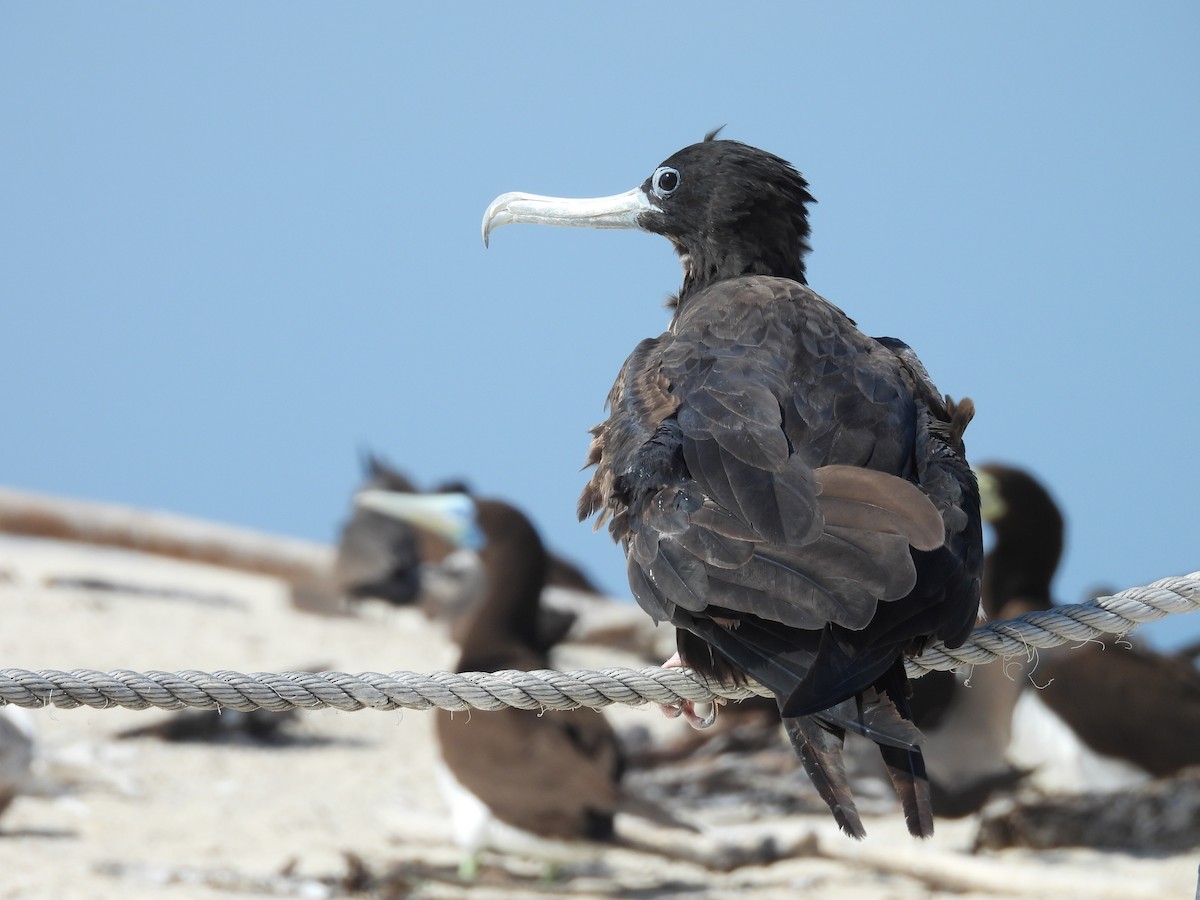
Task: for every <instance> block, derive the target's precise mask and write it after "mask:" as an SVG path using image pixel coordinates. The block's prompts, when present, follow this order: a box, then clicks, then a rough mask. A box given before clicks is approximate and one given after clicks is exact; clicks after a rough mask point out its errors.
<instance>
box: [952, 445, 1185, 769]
mask: <svg viewBox="0 0 1200 900" xmlns="http://www.w3.org/2000/svg"><path fill="white" fill-rule="evenodd" d="M979 483H980V487H981V489H982V491H981V492H982V495H983V510H984V515H985V518H986V519H987V521H988V522H989V523H990V524H991V525H992V527H993V528H994V529H995V536H996V540H995V543H994V545H993V547H992V550H991V552H990V553H989V554H988V560H987V566H986V567H985V569H984V606H985V608H986V609H988V610H989V612H990V615H991V616H992V617H993V618H1012V617H1013V616H1017V615H1021V614H1023V613H1026V612H1030V611H1032V610H1041V609H1049V608H1050V607H1051V606H1052V605H1053V594H1052V590H1051V582H1052V580H1053V578H1054V573H1055V570H1056V569H1057V568H1058V561H1059V557H1060V556H1061V554H1062V548H1063V516H1062V513H1061V512H1059V509H1058V506H1057V505H1056V504H1055V502H1054V500H1053V499H1052V498H1051V496H1050V494H1049V492H1048V491H1047V490H1046V488H1045V487H1044V486H1043V485H1042V484H1041V483H1040V482H1038V481H1037V479H1035V478H1034V477H1033V476H1032V475H1030V474H1029V473H1028V472H1025V471H1022V470H1020V469H1016V468H1013V467H1009V466H1001V465H985V466H981V467H980V468H979ZM1026 668H1027V669H1029V670H1030V671H1029V672H1028V674H1027V677H1024V678H1020V679H1018V680H1017V682H1016V683H1017V684H1018V686H1020V687H1022V688H1023V690H1022V691H1021V695H1020V698H1019V699H1018V700H1016V702H1015V710H1013V711H1012V717H1013V718H1012V741H1013V743H1012V745H1011V746H1010V747H1009V758H1010V760H1011V761H1012V762H1013V763H1015V764H1016V765H1018V766H1020V767H1022V768H1026V769H1030V770H1032V774H1031V778H1032V779H1033V780H1034V781H1035V782H1036V783H1037V784H1038V785H1039V786H1040V787H1042V788H1043V789H1045V790H1048V791H1066V792H1070V791H1088V790H1091V791H1096V790H1112V789H1115V788H1121V787H1126V786H1129V785H1132V784H1138V783H1140V782H1143V781H1145V780H1147V779H1149V778H1162V777H1166V776H1171V775H1174V774H1176V773H1178V772H1180V771H1181V770H1183V769H1184V768H1186V767H1188V766H1194V765H1200V672H1198V671H1197V670H1196V668H1195V666H1193V665H1191V664H1190V663H1189V662H1188V661H1187V660H1184V659H1180V658H1179V657H1178V656H1175V655H1167V654H1162V653H1156V652H1154V651H1152V650H1149V649H1146V648H1139V647H1134V646H1130V645H1129V644H1128V642H1127V641H1119V640H1117V639H1108V640H1104V641H1088V642H1087V643H1085V644H1083V645H1082V646H1074V645H1064V646H1062V647H1055V648H1053V649H1051V650H1043V651H1041V652H1040V653H1039V654H1038V658H1037V662H1036V665H1035V666H1027V667H1026ZM1010 674H1012V673H1010ZM968 690H969V689H968Z"/></svg>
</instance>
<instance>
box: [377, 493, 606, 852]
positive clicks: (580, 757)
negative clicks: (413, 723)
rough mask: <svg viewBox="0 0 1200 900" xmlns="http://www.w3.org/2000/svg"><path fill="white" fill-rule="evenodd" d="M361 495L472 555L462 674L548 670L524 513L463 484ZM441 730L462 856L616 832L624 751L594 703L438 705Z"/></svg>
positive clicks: (442, 774) (538, 560)
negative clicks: (545, 710)
mask: <svg viewBox="0 0 1200 900" xmlns="http://www.w3.org/2000/svg"><path fill="white" fill-rule="evenodd" d="M356 503H357V505H358V506H359V507H360V508H362V509H369V510H374V511H375V512H378V513H380V514H383V515H387V516H392V517H395V518H397V519H400V520H403V521H407V522H411V523H413V524H416V525H419V526H420V527H422V528H427V529H430V530H432V531H435V532H437V533H438V534H440V535H442V536H443V537H444V538H446V539H448V540H450V541H451V542H452V543H454V544H456V545H458V546H465V547H469V548H471V549H474V550H477V551H478V552H479V554H480V558H481V560H482V562H483V565H484V572H485V580H486V593H485V596H484V597H483V600H482V602H481V603H480V604H479V605H478V606H477V607H476V608H475V609H474V610H473V611H471V612H470V614H469V621H468V623H467V624H466V627H465V628H464V629H462V630H461V632H459V633H460V634H461V639H460V641H459V643H460V646H461V654H460V656H459V660H458V669H457V671H459V672H468V671H478V672H496V671H500V670H505V669H520V670H533V669H545V668H548V667H549V656H548V651H549V647H548V646H547V645H546V643H545V641H544V639H543V637H542V636H541V634H540V633H539V629H538V613H539V598H540V596H541V591H542V587H543V586H544V583H545V580H546V574H547V570H548V568H549V558H548V554H547V552H546V549H545V547H544V545H543V543H542V540H541V538H540V536H539V535H538V532H537V530H536V529H535V528H534V526H533V524H532V523H531V522H530V521H529V519H528V518H527V517H526V516H525V515H524V514H523V513H522V512H521V511H520V510H518V509H516V508H515V507H513V506H512V505H510V504H507V503H504V502H501V501H497V500H490V499H481V498H475V497H469V496H467V495H465V494H461V493H450V494H414V493H402V492H395V491H386V490H381V489H368V490H365V491H362V492H360V493H359V494H358V495H357V498H356ZM436 730H437V739H438V746H439V748H440V751H441V760H442V763H443V766H442V768H441V769H439V780H440V782H441V784H442V788H443V793H444V794H445V795H446V797H447V799H448V801H449V805H450V808H451V816H452V820H453V823H454V830H455V840H456V842H457V843H458V844H459V845H460V846H461V847H462V848H463V849H465V850H466V851H467V852H468V853H469V856H468V859H474V858H475V855H476V854H477V853H478V852H479V851H480V850H482V849H484V848H487V847H492V848H498V849H510V850H511V849H515V850H521V849H529V848H530V847H537V846H538V845H539V844H540V845H542V846H543V847H545V846H549V847H555V846H556V845H557V846H559V847H561V846H565V845H568V844H569V842H573V841H610V840H612V839H613V838H614V834H615V832H614V827H613V821H614V816H615V814H616V812H617V810H618V807H619V805H620V802H621V800H622V797H621V792H620V780H621V776H622V774H623V771H624V760H623V756H622V754H621V750H620V747H619V744H618V742H617V737H616V733H615V732H614V730H613V728H612V726H611V725H610V724H609V722H608V720H607V719H606V718H605V717H604V716H603V715H602V714H601V713H600V712H599V711H596V710H590V709H574V710H565V711H557V712H554V713H552V714H546V715H542V714H540V713H539V712H538V711H536V710H523V709H515V708H505V709H501V710H497V711H486V712H485V711H479V710H471V711H468V712H465V713H464V712H458V713H452V712H450V711H447V710H438V711H437V725H436ZM547 842H549V843H547ZM469 870H470V867H468V868H467V870H466V871H469Z"/></svg>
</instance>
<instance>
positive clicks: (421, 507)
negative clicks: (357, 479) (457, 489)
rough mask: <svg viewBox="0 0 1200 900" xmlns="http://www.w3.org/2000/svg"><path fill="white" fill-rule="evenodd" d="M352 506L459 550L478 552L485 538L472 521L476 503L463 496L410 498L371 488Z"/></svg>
mask: <svg viewBox="0 0 1200 900" xmlns="http://www.w3.org/2000/svg"><path fill="white" fill-rule="evenodd" d="M354 505H355V506H357V507H358V508H359V509H369V510H371V511H372V512H377V513H380V514H382V515H385V516H390V517H391V518H393V519H400V520H402V521H405V522H408V523H410V524H412V525H415V526H416V527H418V528H424V529H426V530H427V531H432V532H433V533H434V534H437V535H440V536H442V537H444V538H445V539H446V540H448V541H450V543H452V544H454V545H455V546H458V547H466V548H467V549H468V550H478V549H480V548H481V547H483V544H484V535H483V531H482V530H481V529H480V528H479V525H478V523H477V522H476V519H475V501H474V500H472V499H471V498H470V497H468V496H467V495H466V494H410V493H405V492H400V491H385V490H379V489H375V488H371V489H368V490H365V491H359V492H358V493H357V494H355V496H354Z"/></svg>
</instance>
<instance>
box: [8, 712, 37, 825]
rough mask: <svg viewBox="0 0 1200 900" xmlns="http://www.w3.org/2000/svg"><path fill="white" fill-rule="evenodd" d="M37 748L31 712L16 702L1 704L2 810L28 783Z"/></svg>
mask: <svg viewBox="0 0 1200 900" xmlns="http://www.w3.org/2000/svg"><path fill="white" fill-rule="evenodd" d="M36 751H37V743H36V740H35V736H34V729H33V720H32V718H31V717H30V715H29V713H28V712H26V711H25V710H23V709H21V708H19V707H16V706H3V707H0V813H3V812H4V811H5V810H6V809H8V807H9V805H10V804H11V803H12V802H13V799H14V798H15V797H16V796H17V795H18V794H19V793H20V792H21V791H22V790H23V789H24V788H25V787H26V785H27V783H28V781H29V777H30V770H31V768H32V766H33V761H34V757H35V754H36Z"/></svg>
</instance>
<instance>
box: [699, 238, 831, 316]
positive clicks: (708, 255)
mask: <svg viewBox="0 0 1200 900" xmlns="http://www.w3.org/2000/svg"><path fill="white" fill-rule="evenodd" d="M807 249H808V247H807V246H802V247H800V248H774V249H773V248H771V247H769V246H764V247H755V248H749V247H745V246H743V245H741V244H739V243H736V242H732V241H729V242H726V241H705V242H703V243H701V244H699V245H697V246H694V247H683V246H676V250H677V252H678V253H679V261H680V263H681V264H682V265H683V286H682V287H681V288H680V290H679V305H680V306H682V305H683V304H684V302H685V301H686V299H687V298H688V297H690V296H692V295H693V294H696V293H699V292H700V291H702V290H704V289H705V288H707V287H710V286H711V285H714V284H716V283H717V282H718V281H725V280H727V279H730V278H740V277H742V276H746V275H772V276H775V277H777V278H790V279H791V280H793V281H797V282H799V283H800V284H808V280H807V275H806V273H805V268H804V255H803V254H804V252H805V251H807Z"/></svg>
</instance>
